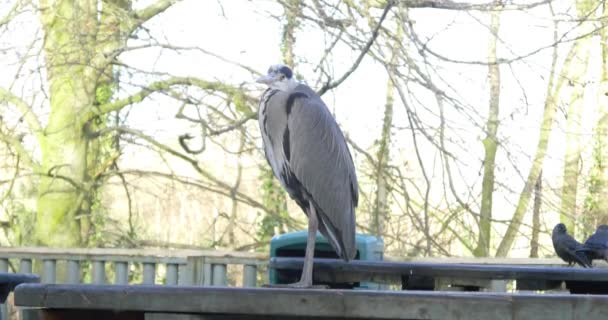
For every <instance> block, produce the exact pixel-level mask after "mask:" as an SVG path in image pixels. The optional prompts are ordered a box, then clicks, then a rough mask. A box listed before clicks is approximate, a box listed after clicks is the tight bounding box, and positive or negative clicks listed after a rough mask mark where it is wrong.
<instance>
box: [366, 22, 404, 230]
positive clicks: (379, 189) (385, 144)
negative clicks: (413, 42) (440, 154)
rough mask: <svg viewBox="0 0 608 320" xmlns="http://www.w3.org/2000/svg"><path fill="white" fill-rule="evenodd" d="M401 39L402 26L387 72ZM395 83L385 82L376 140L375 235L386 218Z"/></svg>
mask: <svg viewBox="0 0 608 320" xmlns="http://www.w3.org/2000/svg"><path fill="white" fill-rule="evenodd" d="M402 40H403V28H399V29H397V35H396V38H395V43H394V44H393V48H392V50H391V57H390V60H389V65H388V66H387V68H386V69H387V72H390V73H394V70H395V67H394V65H395V63H396V62H397V58H398V50H399V47H400V45H401V42H402ZM394 91H395V84H394V83H393V81H392V79H391V78H390V77H389V79H388V80H387V82H386V103H385V105H384V119H383V120H382V132H381V133H380V140H379V141H378V153H377V156H376V168H375V169H376V170H375V175H376V177H375V179H376V192H375V194H374V207H373V209H372V225H371V228H370V229H371V230H372V233H373V234H375V235H376V236H379V237H381V236H383V235H384V233H385V231H386V230H385V224H386V222H387V219H388V214H389V209H388V194H389V185H388V179H387V174H388V173H387V171H386V170H387V167H388V163H389V160H390V144H391V129H392V126H393V106H394V100H395V98H394V94H395V92H394Z"/></svg>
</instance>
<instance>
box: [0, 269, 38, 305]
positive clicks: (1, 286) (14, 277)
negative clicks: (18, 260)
mask: <svg viewBox="0 0 608 320" xmlns="http://www.w3.org/2000/svg"><path fill="white" fill-rule="evenodd" d="M37 282H40V277H38V276H37V275H33V274H22V273H5V272H0V303H4V302H5V301H6V296H7V295H8V294H9V292H11V291H13V289H14V288H15V287H16V286H17V285H19V284H21V283H37Z"/></svg>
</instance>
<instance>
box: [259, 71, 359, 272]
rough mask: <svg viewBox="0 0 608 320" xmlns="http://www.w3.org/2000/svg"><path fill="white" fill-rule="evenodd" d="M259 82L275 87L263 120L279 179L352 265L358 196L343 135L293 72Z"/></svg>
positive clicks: (267, 95)
mask: <svg viewBox="0 0 608 320" xmlns="http://www.w3.org/2000/svg"><path fill="white" fill-rule="evenodd" d="M258 82H262V83H266V84H268V85H269V87H270V88H269V89H268V90H266V92H264V94H263V96H262V99H261V101H260V109H259V118H258V119H259V125H260V130H261V133H262V139H263V142H264V151H265V155H266V159H267V160H268V163H269V164H270V166H271V167H272V171H273V173H274V175H275V176H276V177H277V178H278V180H279V181H280V182H281V185H282V186H283V188H285V190H286V191H287V192H288V193H289V195H290V196H291V198H292V199H294V200H295V201H296V203H297V204H298V205H299V206H300V207H301V208H302V210H303V211H304V212H305V213H306V214H307V215H308V216H309V218H310V214H311V212H310V211H311V209H314V211H315V212H316V213H315V212H313V214H316V215H317V216H318V230H319V231H320V232H321V234H323V236H325V238H326V239H327V240H328V241H329V243H330V244H331V246H332V247H333V248H334V250H335V251H336V253H337V254H338V256H339V257H341V258H343V259H345V260H350V259H353V258H354V256H355V252H356V248H355V208H356V206H357V203H358V197H359V196H358V194H359V190H358V185H357V176H356V173H355V167H354V165H353V160H352V158H351V155H350V152H349V149H348V146H347V144H346V140H345V139H344V135H343V134H342V131H341V130H340V128H339V127H338V124H337V123H336V121H335V119H334V118H333V116H332V115H331V113H330V112H329V110H328V108H327V106H326V105H325V103H324V102H323V101H322V100H321V98H320V97H319V95H318V94H317V93H316V92H314V91H313V90H312V89H311V88H309V87H308V86H307V85H305V84H300V83H298V82H297V81H295V80H294V79H292V77H291V70H290V69H289V68H288V67H286V66H283V65H276V66H271V68H270V69H269V72H268V75H267V76H264V77H262V78H260V79H258ZM314 228H316V227H314ZM310 232H311V227H310V226H309V233H310ZM315 232H316V230H315ZM309 239H310V238H309ZM313 242H314V241H313ZM313 245H314V243H313ZM311 259H312V257H311Z"/></svg>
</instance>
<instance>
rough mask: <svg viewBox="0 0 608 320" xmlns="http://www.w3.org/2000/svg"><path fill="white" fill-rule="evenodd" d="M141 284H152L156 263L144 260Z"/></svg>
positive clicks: (154, 277)
mask: <svg viewBox="0 0 608 320" xmlns="http://www.w3.org/2000/svg"><path fill="white" fill-rule="evenodd" d="M143 265H144V279H143V284H154V282H155V279H156V263H148V262H144V263H143Z"/></svg>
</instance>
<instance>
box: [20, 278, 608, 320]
mask: <svg viewBox="0 0 608 320" xmlns="http://www.w3.org/2000/svg"><path fill="white" fill-rule="evenodd" d="M15 304H16V305H18V306H22V307H33V308H42V310H43V311H42V319H87V320H94V319H101V318H103V319H209V320H212V319H323V318H325V319H327V318H345V319H469V320H474V319H484V320H485V319H492V320H503V319H504V320H507V319H551V320H561V319H608V296H603V295H601V296H600V295H569V294H566V295H563V294H544V295H539V294H509V293H479V292H466V293H464V292H427V291H363V290H308V289H305V290H294V289H267V288H218V287H178V286H145V285H144V286H112V285H44V284H24V285H21V286H19V287H17V289H16V290H15Z"/></svg>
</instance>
